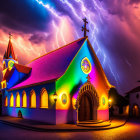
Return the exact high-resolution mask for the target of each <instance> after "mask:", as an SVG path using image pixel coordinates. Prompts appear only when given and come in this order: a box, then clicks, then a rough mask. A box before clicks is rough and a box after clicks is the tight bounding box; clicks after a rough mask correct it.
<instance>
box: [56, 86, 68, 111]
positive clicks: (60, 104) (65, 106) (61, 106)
mask: <svg viewBox="0 0 140 140" xmlns="http://www.w3.org/2000/svg"><path fill="white" fill-rule="evenodd" d="M63 94H66V96H67V102H66V103H65V104H64V103H63V101H62V96H63ZM57 95H58V98H57V102H56V109H62V110H65V109H68V108H69V107H70V94H69V92H68V91H67V88H65V86H64V88H63V89H62V90H59V91H57Z"/></svg>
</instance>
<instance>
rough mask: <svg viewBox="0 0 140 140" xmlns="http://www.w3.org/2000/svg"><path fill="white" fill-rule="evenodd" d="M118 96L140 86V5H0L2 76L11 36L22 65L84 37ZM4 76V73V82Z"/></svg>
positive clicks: (52, 0)
mask: <svg viewBox="0 0 140 140" xmlns="http://www.w3.org/2000/svg"><path fill="white" fill-rule="evenodd" d="M84 17H86V18H87V20H88V22H89V23H88V26H87V28H88V29H89V31H90V32H89V33H88V37H89V40H90V42H91V44H92V46H93V48H94V50H95V52H96V54H97V56H98V58H99V60H100V62H101V64H102V66H103V69H104V71H105V73H106V75H107V78H108V79H109V81H110V82H111V84H113V85H115V86H116V88H117V90H118V91H119V93H121V94H122V95H124V93H125V92H127V91H129V90H130V89H132V88H134V87H135V86H137V85H139V83H138V82H137V81H138V80H140V61H139V60H140V0H0V71H2V60H3V55H4V52H5V50H6V49H7V44H8V34H9V32H11V33H12V34H13V37H12V43H13V46H14V51H15V53H16V55H17V57H18V60H19V63H20V64H26V63H28V62H30V61H31V60H32V59H34V58H36V57H38V56H40V55H43V54H45V53H47V52H49V51H52V50H55V49H57V48H59V47H61V46H63V45H65V44H67V43H70V42H71V41H74V40H76V39H78V38H80V37H83V32H82V31H81V27H82V26H83V21H82V19H83V18H84ZM1 79H2V73H1V74H0V80H1Z"/></svg>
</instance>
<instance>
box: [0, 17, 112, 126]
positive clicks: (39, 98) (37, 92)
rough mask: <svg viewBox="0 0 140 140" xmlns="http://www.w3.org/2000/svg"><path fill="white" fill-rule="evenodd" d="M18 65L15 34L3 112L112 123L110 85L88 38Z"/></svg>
mask: <svg viewBox="0 0 140 140" xmlns="http://www.w3.org/2000/svg"><path fill="white" fill-rule="evenodd" d="M83 21H84V22H85V25H84V27H83V28H82V30H83V31H84V37H83V38H80V39H78V40H76V41H74V42H72V43H70V44H67V45H65V46H63V47H61V48H59V49H57V50H55V51H52V52H50V53H48V54H45V55H43V56H41V57H39V58H36V59H34V60H33V61H32V62H30V63H28V64H27V65H20V64H18V61H17V58H15V54H14V50H13V46H12V42H11V36H10V38H9V44H8V48H7V51H6V52H5V54H4V59H3V80H2V82H1V85H2V88H3V90H2V91H3V114H4V115H10V116H14V117H23V118H26V119H32V120H39V121H44V122H47V123H49V124H62V123H78V122H79V121H84V120H108V119H109V111H108V108H109V105H108V92H109V89H110V88H111V87H112V85H111V84H110V83H109V82H108V80H107V77H106V75H105V73H104V71H103V69H102V66H101V64H100V62H99V60H98V58H97V56H96V54H95V52H94V50H93V47H92V46H91V44H90V42H89V40H88V37H87V36H86V32H87V31H88V30H87V29H86V24H87V23H88V22H87V20H86V19H83Z"/></svg>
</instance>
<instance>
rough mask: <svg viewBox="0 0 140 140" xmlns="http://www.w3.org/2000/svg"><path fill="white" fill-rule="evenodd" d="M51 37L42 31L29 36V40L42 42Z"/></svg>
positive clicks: (37, 42) (36, 42)
mask: <svg viewBox="0 0 140 140" xmlns="http://www.w3.org/2000/svg"><path fill="white" fill-rule="evenodd" d="M50 38H51V35H45V34H42V33H35V34H33V35H32V36H31V37H30V38H29V40H30V41H31V42H32V43H35V44H40V42H43V41H47V40H49V39H50Z"/></svg>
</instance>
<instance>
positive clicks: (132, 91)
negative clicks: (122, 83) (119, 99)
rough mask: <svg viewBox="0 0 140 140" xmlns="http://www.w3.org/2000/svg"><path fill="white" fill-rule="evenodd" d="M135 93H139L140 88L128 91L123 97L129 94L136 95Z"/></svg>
mask: <svg viewBox="0 0 140 140" xmlns="http://www.w3.org/2000/svg"><path fill="white" fill-rule="evenodd" d="M136 92H140V86H138V87H135V88H133V89H131V90H130V91H128V92H127V93H125V95H127V94H131V93H136Z"/></svg>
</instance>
